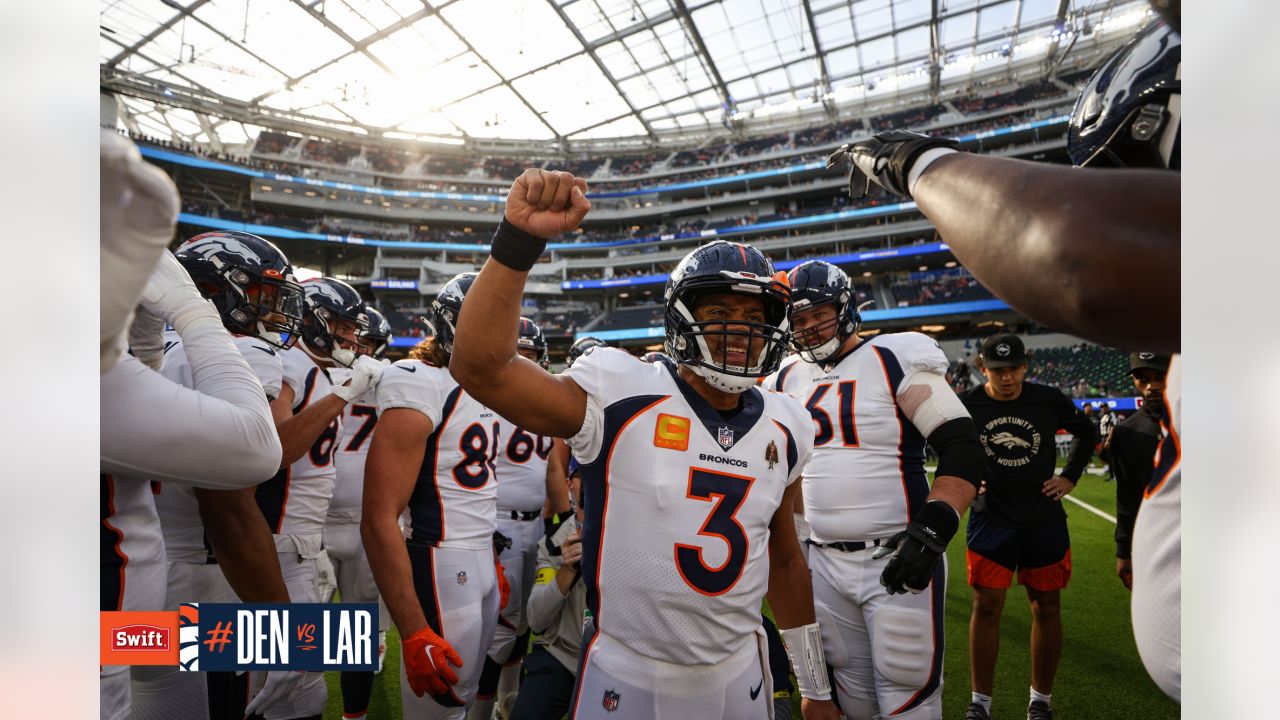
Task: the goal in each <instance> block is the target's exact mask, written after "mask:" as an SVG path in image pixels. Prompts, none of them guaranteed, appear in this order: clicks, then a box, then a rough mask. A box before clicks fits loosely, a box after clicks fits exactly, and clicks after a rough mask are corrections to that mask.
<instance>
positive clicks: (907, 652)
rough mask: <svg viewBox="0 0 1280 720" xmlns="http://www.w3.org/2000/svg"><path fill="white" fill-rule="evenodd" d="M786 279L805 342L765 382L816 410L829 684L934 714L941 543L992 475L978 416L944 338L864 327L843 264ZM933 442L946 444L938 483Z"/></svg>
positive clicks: (816, 498) (871, 705)
mask: <svg viewBox="0 0 1280 720" xmlns="http://www.w3.org/2000/svg"><path fill="white" fill-rule="evenodd" d="M789 279H790V284H791V302H792V323H793V328H794V330H793V332H794V345H795V349H796V354H795V355H793V356H791V357H789V358H787V359H786V360H785V361H783V363H782V366H781V368H780V369H779V371H778V372H777V373H776V374H775V375H773V376H771V377H770V378H769V379H768V380H766V381H765V386H766V387H769V388H771V389H773V390H777V391H781V392H785V393H787V394H789V395H791V396H792V397H794V398H796V399H797V400H799V401H800V402H803V403H804V406H805V407H806V408H808V410H809V414H810V416H811V417H812V418H813V424H814V428H815V438H814V450H813V460H812V461H811V462H810V463H809V465H808V467H807V468H806V469H805V471H804V514H805V517H806V518H807V519H808V521H809V526H810V538H809V540H808V541H807V542H808V544H809V545H810V548H809V555H808V557H809V566H810V568H812V570H813V593H814V606H815V608H816V610H817V614H818V618H819V622H820V623H821V624H822V628H823V644H824V646H825V648H826V655H827V662H828V664H829V665H830V666H831V668H832V671H833V678H834V683H833V689H834V690H835V693H836V695H837V696H838V699H839V703H840V709H841V710H842V711H843V712H844V714H845V716H846V717H848V718H849V719H850V720H869V719H870V718H873V717H881V716H884V717H889V716H892V717H897V718H921V719H924V718H931V719H933V720H938V719H939V718H941V717H942V657H943V642H942V640H943V632H942V620H943V601H944V599H945V597H946V589H947V565H946V561H945V559H944V558H943V557H942V555H943V553H944V551H945V550H946V546H947V543H948V542H949V541H950V540H951V537H952V535H954V534H955V532H956V529H957V527H958V526H959V521H960V516H961V515H962V514H963V513H964V511H965V510H966V509H967V508H968V507H969V503H970V502H971V501H972V500H973V497H974V495H975V494H976V493H977V487H978V482H979V481H980V479H981V475H982V448H981V446H980V445H979V443H978V435H977V432H976V430H975V429H974V425H973V420H972V419H971V418H970V417H969V413H968V412H966V411H965V409H964V406H963V405H962V404H961V403H960V400H959V399H958V398H957V397H956V394H955V393H954V392H953V391H952V390H951V388H950V386H949V385H948V384H947V379H946V372H947V367H948V365H949V363H948V362H947V358H946V356H945V355H944V354H943V353H942V350H941V349H940V348H939V347H938V343H936V342H934V341H933V340H932V339H931V338H929V337H927V336H925V335H921V334H919V333H892V334H880V335H876V336H874V337H872V338H869V339H867V340H862V339H860V338H859V337H858V334H857V330H858V325H859V322H860V320H861V318H860V315H859V313H858V310H857V308H856V307H855V305H854V302H855V300H854V289H853V283H851V282H850V281H849V276H848V275H846V274H845V272H844V271H843V270H841V269H840V268H838V267H836V266H835V265H832V264H831V263H828V262H824V261H822V260H811V261H809V262H805V263H802V264H801V265H799V266H797V267H796V268H795V269H794V270H792V271H791V274H790V276H789ZM926 442H927V443H929V445H930V446H932V447H933V449H934V451H935V452H936V453H937V454H938V456H939V463H938V472H937V475H936V478H935V480H934V483H933V488H932V489H930V487H929V483H928V479H927V477H926V475H925V470H924V459H925V453H924V450H925V443H926ZM903 533H905V535H904V534H903ZM894 548H897V552H896V554H894V555H892V556H891V557H886V555H885V554H884V552H883V551H884V550H892V549H894ZM904 589H905V590H909V591H910V592H908V593H904V592H903V590H904Z"/></svg>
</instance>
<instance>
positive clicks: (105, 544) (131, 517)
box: [98, 474, 168, 610]
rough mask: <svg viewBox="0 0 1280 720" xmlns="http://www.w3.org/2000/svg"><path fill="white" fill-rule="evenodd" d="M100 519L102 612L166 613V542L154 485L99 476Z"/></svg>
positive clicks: (135, 479)
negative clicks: (157, 510) (161, 528)
mask: <svg viewBox="0 0 1280 720" xmlns="http://www.w3.org/2000/svg"><path fill="white" fill-rule="evenodd" d="M98 482H99V485H100V487H101V512H100V513H99V516H98V535H99V543H98V546H99V551H100V552H101V559H102V564H101V573H100V576H99V588H100V590H101V603H100V606H99V608H98V609H99V610H162V609H164V599H165V598H164V594H165V578H166V576H167V573H168V566H167V565H166V563H165V552H164V538H163V537H161V535H160V521H159V519H158V518H157V517H156V506H155V501H154V500H152V483H150V482H148V481H147V480H140V479H138V478H125V477H116V476H113V475H106V474H103V475H100V476H99V478H98Z"/></svg>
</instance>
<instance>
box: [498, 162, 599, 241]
mask: <svg viewBox="0 0 1280 720" xmlns="http://www.w3.org/2000/svg"><path fill="white" fill-rule="evenodd" d="M586 192H587V181H586V180H583V179H582V178H580V177H574V175H573V173H569V172H565V171H563V170H540V169H538V168H529V169H528V170H525V171H524V173H522V174H521V175H520V177H518V178H516V181H515V182H514V183H512V184H511V191H510V192H508V193H507V209H506V219H507V222H509V223H511V224H512V225H515V226H516V227H517V228H519V229H521V230H523V231H525V232H527V233H529V234H530V235H535V236H537V237H540V238H549V237H555V236H556V235H560V234H563V233H567V232H570V231H572V230H576V229H577V227H578V225H580V224H581V223H582V219H583V218H584V217H586V216H587V212H589V211H590V210H591V201H590V200H588V199H587V196H586Z"/></svg>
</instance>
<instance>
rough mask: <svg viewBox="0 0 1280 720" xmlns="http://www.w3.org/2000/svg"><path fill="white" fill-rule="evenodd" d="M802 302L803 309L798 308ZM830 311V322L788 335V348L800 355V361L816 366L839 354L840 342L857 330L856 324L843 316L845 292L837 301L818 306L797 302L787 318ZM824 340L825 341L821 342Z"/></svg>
mask: <svg viewBox="0 0 1280 720" xmlns="http://www.w3.org/2000/svg"><path fill="white" fill-rule="evenodd" d="M801 302H804V305H803V306H802V305H801ZM822 307H831V308H832V309H833V310H834V312H833V313H832V315H831V318H830V319H828V320H825V321H823V322H822V323H821V324H819V325H815V326H812V327H807V328H804V329H803V330H792V331H791V347H792V348H793V349H794V350H795V351H796V352H797V353H799V355H800V359H802V360H804V361H805V362H810V363H820V362H823V361H824V360H827V359H828V358H830V357H832V356H833V355H835V354H836V353H838V352H840V348H841V347H843V346H844V341H845V340H847V339H848V338H849V336H851V335H853V333H854V332H856V330H857V323H856V322H854V321H851V320H850V319H849V318H848V317H847V315H848V314H849V313H848V310H849V292H848V291H845V292H843V293H841V294H840V297H838V298H832V299H830V300H825V301H822V302H818V303H812V304H809V303H808V301H797V302H796V303H795V305H794V306H793V307H792V309H791V317H792V318H793V324H794V318H796V317H797V316H798V315H799V314H800V313H811V312H817V311H818V309H819V308H822ZM824 338H825V339H824Z"/></svg>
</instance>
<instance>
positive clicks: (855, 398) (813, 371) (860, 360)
mask: <svg viewBox="0 0 1280 720" xmlns="http://www.w3.org/2000/svg"><path fill="white" fill-rule="evenodd" d="M947 365H948V363H947V358H946V355H944V354H943V352H942V349H941V348H939V347H938V344H937V343H936V342H934V340H933V339H932V338H929V337H928V336H925V335H921V334H920V333H914V332H906V333H894V334H890V335H876V336H875V337H872V338H870V339H868V340H865V341H863V342H862V343H860V344H859V345H858V346H856V347H855V348H854V349H853V350H852V351H850V352H849V353H848V354H847V355H846V356H844V357H843V358H841V359H839V360H838V361H837V362H836V363H835V366H834V367H832V368H831V370H830V372H828V371H827V370H825V369H823V366H822V365H821V364H818V363H809V362H805V361H804V360H802V359H801V358H800V356H799V355H793V356H791V357H789V358H787V359H786V360H784V361H783V363H782V367H781V368H779V370H778V372H776V373H774V374H773V375H771V376H770V377H769V378H768V379H767V380H765V386H766V387H768V388H770V389H773V390H779V391H782V392H785V393H787V394H788V395H790V396H792V397H794V398H795V399H797V400H799V401H800V402H801V403H803V404H804V406H805V408H806V409H807V410H808V412H809V415H810V417H811V418H812V426H813V428H814V433H815V437H814V443H813V445H814V449H813V461H812V462H810V463H809V466H808V468H806V469H805V472H804V513H805V518H806V519H807V520H808V521H809V527H810V532H811V536H812V538H813V540H814V541H815V542H820V543H827V542H838V541H868V540H875V539H879V538H886V537H889V536H890V535H892V534H894V533H896V532H898V531H899V530H902V529H903V528H904V527H906V525H907V523H908V522H910V520H911V516H912V514H913V513H914V512H915V511H916V510H918V509H919V508H920V507H921V505H923V504H924V501H925V498H926V497H928V495H929V480H928V477H927V476H926V474H925V471H924V458H925V454H924V447H925V438H924V437H923V436H922V435H921V434H920V432H919V430H917V429H916V427H915V425H913V424H912V423H911V421H910V420H908V419H907V417H906V416H905V415H904V414H903V413H902V411H901V410H899V408H898V401H897V395H898V393H899V387H900V386H901V385H902V382H903V379H904V377H908V376H910V375H911V374H912V373H914V372H932V373H938V374H945V373H946V371H947Z"/></svg>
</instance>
